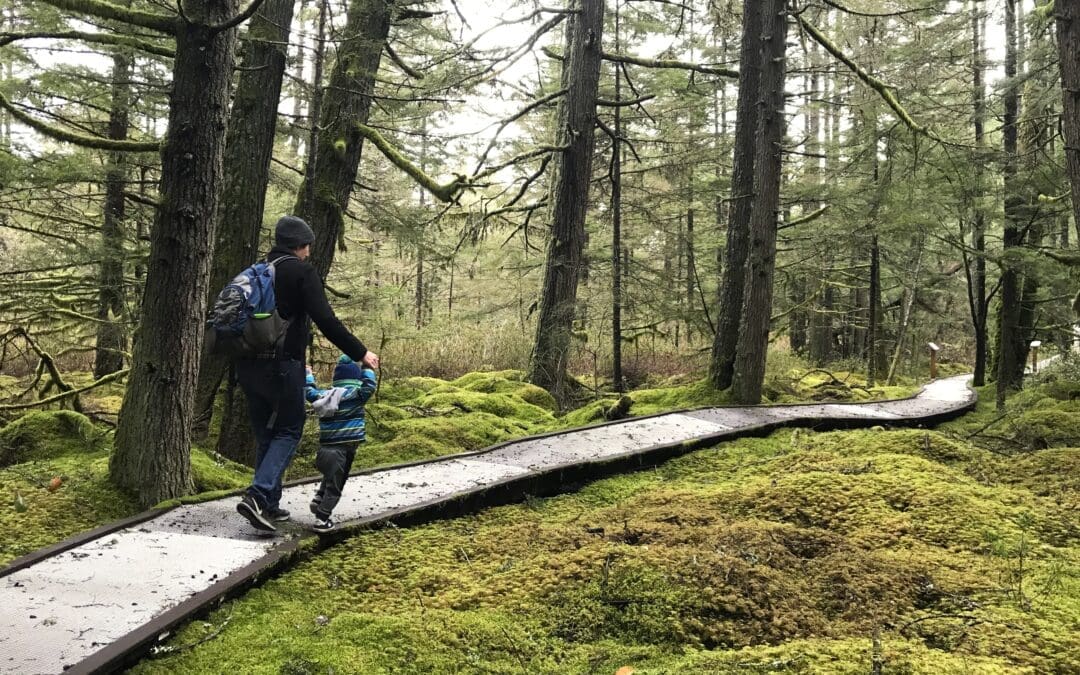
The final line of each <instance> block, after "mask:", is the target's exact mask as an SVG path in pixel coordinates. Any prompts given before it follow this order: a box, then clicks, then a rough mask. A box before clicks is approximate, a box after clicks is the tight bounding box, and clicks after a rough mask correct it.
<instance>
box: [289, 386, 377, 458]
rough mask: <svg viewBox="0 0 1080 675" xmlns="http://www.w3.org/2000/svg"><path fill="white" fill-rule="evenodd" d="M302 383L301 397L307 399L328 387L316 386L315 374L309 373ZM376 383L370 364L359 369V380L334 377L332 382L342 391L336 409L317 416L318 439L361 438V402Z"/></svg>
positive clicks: (341, 440) (346, 440)
mask: <svg viewBox="0 0 1080 675" xmlns="http://www.w3.org/2000/svg"><path fill="white" fill-rule="evenodd" d="M305 384H306V385H307V386H306V389H305V397H306V398H307V400H308V401H311V402H315V401H317V400H318V399H319V398H321V397H322V396H324V395H325V394H327V393H328V392H329V391H330V390H329V389H319V388H318V387H316V386H315V376H314V375H311V374H308V376H307V379H306V382H305ZM376 384H377V380H376V378H375V371H373V370H371V369H370V368H362V369H361V371H360V379H359V380H334V386H335V387H341V388H342V389H344V390H345V391H344V393H343V394H342V395H341V402H340V403H339V405H338V409H337V412H336V413H334V414H333V415H330V416H329V417H320V418H319V443H321V444H322V445H334V444H336V443H357V442H359V443H363V442H364V440H365V433H364V426H365V422H364V404H365V403H367V401H368V399H369V398H371V395H372V394H374V393H375V386H376Z"/></svg>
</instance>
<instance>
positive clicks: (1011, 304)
mask: <svg viewBox="0 0 1080 675" xmlns="http://www.w3.org/2000/svg"><path fill="white" fill-rule="evenodd" d="M1015 77H1016V0H1005V78H1006V87H1005V95H1004V102H1005V116H1004V125H1003V129H1002V135H1003V137H1004V150H1005V164H1004V168H1003V171H1002V173H1003V175H1004V179H1005V234H1004V238H1003V246H1004V250H1003V251H1002V269H1001V309H1000V312H999V316H998V355H997V405H998V408H1002V407H1004V405H1005V395H1006V393H1007V392H1009V391H1011V390H1015V389H1019V387H1020V384H1021V381H1022V379H1023V376H1024V362H1023V361H1022V360H1021V359H1022V356H1021V355H1022V353H1023V348H1022V345H1021V344H1020V342H1021V340H1022V338H1021V334H1022V332H1021V327H1020V270H1019V264H1020V261H1019V259H1018V255H1017V254H1018V253H1019V251H1018V250H1017V249H1019V247H1020V246H1021V244H1022V243H1023V242H1022V234H1021V230H1020V228H1021V226H1022V224H1021V223H1020V218H1021V214H1020V212H1021V211H1022V209H1023V199H1022V197H1021V196H1020V190H1021V186H1020V185H1019V181H1018V180H1017V175H1016V173H1017V170H1016V169H1017V152H1016V150H1017V116H1018V112H1019V109H1020V96H1019V93H1018V86H1019V85H1018V84H1017V82H1016V81H1015Z"/></svg>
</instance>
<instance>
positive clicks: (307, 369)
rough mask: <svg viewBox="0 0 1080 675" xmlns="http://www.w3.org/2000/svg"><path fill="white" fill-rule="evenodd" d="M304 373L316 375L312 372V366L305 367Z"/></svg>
mask: <svg viewBox="0 0 1080 675" xmlns="http://www.w3.org/2000/svg"><path fill="white" fill-rule="evenodd" d="M304 372H305V373H307V374H308V375H309V376H310V375H314V374H315V373H313V372H312V370H311V366H304Z"/></svg>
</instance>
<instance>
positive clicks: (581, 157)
mask: <svg viewBox="0 0 1080 675" xmlns="http://www.w3.org/2000/svg"><path fill="white" fill-rule="evenodd" d="M575 6H576V8H577V9H578V10H579V13H577V14H574V15H572V16H570V17H569V18H568V19H567V25H566V48H565V51H564V55H565V56H564V58H563V62H562V87H563V88H564V89H566V95H565V96H563V98H562V99H561V100H560V101H559V107H558V115H557V124H558V127H557V128H558V131H557V132H556V133H557V136H556V142H555V145H557V146H559V147H565V148H566V149H565V150H563V151H562V152H560V153H559V154H558V156H557V157H556V158H555V161H556V174H555V176H554V180H553V181H552V185H551V193H550V196H549V198H548V199H549V203H550V205H551V206H550V218H551V236H550V239H549V241H548V248H547V259H546V261H545V264H544V281H543V286H542V289H541V296H540V307H539V311H538V313H537V325H536V340H535V342H534V343H533V349H532V356H531V358H530V360H529V381H531V382H532V383H534V384H536V385H538V386H540V387H543V388H544V389H547V390H548V391H549V392H551V394H552V395H553V396H554V397H555V399H556V400H557V401H559V403H560V405H565V404H566V403H567V402H568V401H569V399H570V394H571V392H570V391H569V385H570V382H569V378H568V376H567V372H566V367H567V360H568V358H569V355H570V340H571V330H572V328H573V321H574V310H575V307H576V305H577V288H578V279H579V278H580V276H581V264H582V254H583V252H584V246H585V212H586V210H587V208H588V198H589V185H590V183H591V179H592V159H593V146H594V141H595V135H594V127H595V116H596V97H597V89H598V86H599V82H600V55H601V36H602V34H603V28H604V2H603V0H580V2H578V3H576V5H575Z"/></svg>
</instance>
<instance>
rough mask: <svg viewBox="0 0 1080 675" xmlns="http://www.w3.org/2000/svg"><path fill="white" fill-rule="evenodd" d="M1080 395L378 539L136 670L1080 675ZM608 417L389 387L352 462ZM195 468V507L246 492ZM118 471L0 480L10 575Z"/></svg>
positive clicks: (413, 384) (663, 389)
mask: <svg viewBox="0 0 1080 675" xmlns="http://www.w3.org/2000/svg"><path fill="white" fill-rule="evenodd" d="M834 375H837V379H841V380H842V379H843V378H842V377H841V376H839V374H836V373H834ZM800 377H801V374H797V375H794V376H791V377H788V378H787V381H788V382H790V381H792V380H796V379H798V380H799V382H800V386H801V384H802V383H808V384H807V386H808V390H807V391H804V392H803V395H804V396H805V398H815V397H816V396H815V395H814V391H820V390H821V389H822V388H821V387H816V386H815V385H814V381H813V379H812V378H814V375H810V376H808V377H802V378H801V379H799V378H800ZM822 377H823V378H825V379H824V380H823V381H827V382H828V383H830V384H829V385H828V387H827V388H831V389H835V390H838V391H847V392H848V393H849V394H850V396H852V397H859V398H861V397H862V396H863V394H864V393H866V392H863V390H860V389H859V388H858V387H855V388H851V387H847V388H846V390H845V389H844V388H840V387H837V386H835V384H832V382H833V378H831V377H829V376H824V375H823V376H822ZM849 381H850V382H856V380H854V379H851V380H849ZM660 384H663V385H667V386H657V387H654V388H653V389H647V390H643V391H639V392H635V393H634V394H632V396H633V397H634V399H635V405H634V406H633V407H632V409H631V414H647V413H650V412H657V411H660V410H664V409H670V408H685V407H694V406H699V405H709V404H719V403H723V402H724V401H723V397H722V395H718V394H716V392H713V391H711V390H710V389H709V388H708V387H707V386H705V385H704V384H703V383H700V382H695V381H685V380H684V381H672V382H666V383H660ZM811 390H814V391H811ZM1078 390H1080V387H1074V386H1072V385H1070V384H1069V383H1068V382H1065V381H1062V379H1061V378H1057V379H1056V380H1054V381H1044V382H1043V383H1041V385H1040V386H1039V387H1035V388H1033V389H1032V390H1031V391H1029V392H1026V393H1025V394H1023V395H1022V396H1020V397H1017V398H1016V399H1014V403H1013V405H1012V407H1011V408H1010V410H1009V411H1008V414H1007V415H1005V416H1004V417H1002V418H1001V419H1000V420H998V419H996V418H997V416H998V413H996V412H994V411H993V409H992V403H988V401H992V396H989V395H988V393H984V395H983V403H982V404H981V405H980V408H979V410H978V411H977V412H976V413H974V414H972V415H970V416H968V417H965V418H963V419H961V420H959V421H957V422H954V423H951V424H950V425H947V426H946V427H944V428H943V429H941V430H939V431H935V432H926V431H921V430H908V431H897V432H886V431H860V432H837V433H829V434H814V433H811V432H806V431H801V430H795V431H784V432H778V433H776V434H773V435H772V436H770V437H768V438H764V439H746V440H741V441H737V442H733V443H728V444H725V445H722V446H719V447H717V448H715V449H710V450H704V451H699V452H695V453H693V454H690V455H687V456H685V457H683V458H680V459H677V460H674V461H671V462H668V463H667V464H665V465H663V466H661V467H659V468H657V469H655V470H650V471H645V472H640V473H636V474H628V475H623V476H619V477H615V478H611V479H608V480H603V481H597V482H595V483H592V484H589V485H587V486H585V487H584V488H582V489H580V490H579V491H577V492H575V493H573V494H568V495H563V496H560V497H556V498H551V499H542V500H536V499H530V500H528V502H527V503H526V504H524V505H518V506H509V507H502V508H496V509H490V510H487V511H485V512H483V513H481V514H479V515H476V516H472V517H466V518H459V519H455V520H453V521H448V522H441V523H435V524H432V525H428V526H425V527H418V528H412V529H406V530H383V531H376V532H370V533H367V534H364V535H361V536H358V537H356V538H353V539H351V540H349V541H347V542H345V543H343V544H341V545H339V546H336V547H334V548H332V549H330V550H328V551H325V552H323V553H321V554H319V555H317V556H315V557H313V558H310V559H308V560H306V561H305V562H303V563H301V564H300V565H299V566H298V567H296V568H295V569H294V570H292V571H290V572H288V573H286V574H285V575H283V576H282V577H280V578H278V579H276V580H273V581H271V582H269V583H267V584H266V585H264V586H263V587H261V588H259V589H256V590H254V591H252V592H250V593H249V594H247V595H246V596H244V597H243V598H242V599H240V600H237V601H235V602H232V603H229V604H227V605H226V606H224V607H223V608H222V609H220V610H218V611H216V612H215V613H214V614H213V615H211V616H210V617H209V618H208V619H207V621H205V622H195V623H192V624H190V625H188V626H186V627H184V628H183V629H182V630H181V631H180V632H179V634H178V635H177V636H175V637H174V638H173V639H172V641H171V642H170V643H169V644H168V645H166V646H165V649H164V650H162V651H161V652H160V653H159V655H158V656H157V657H156V658H150V659H147V660H145V661H143V662H142V663H141V664H140V665H139V666H137V667H136V669H135V670H136V671H138V672H150V673H158V672H161V673H165V672H193V673H199V672H206V673H211V672H213V673H217V672H253V673H328V672H335V673H351V672H355V673H368V672H415V673H421V672H423V673H427V672H499V673H502V672H607V673H613V672H615V671H616V669H618V668H621V667H623V666H632V667H633V668H635V669H636V671H635V672H638V673H649V672H656V673H661V672H663V673H682V672H805V673H848V672H850V673H856V672H858V673H863V672H868V671H869V670H870V668H871V665H872V662H873V660H874V659H877V660H879V661H880V662H882V663H883V664H884V668H885V670H884V672H910V673H943V672H978V673H995V672H1002V673H1006V672H1007V673H1023V672H1030V673H1042V672H1062V673H1068V672H1080V639H1078V638H1077V637H1076V636H1077V635H1078V634H1080V631H1078V629H1080V524H1078V522H1080V521H1078V512H1080V502H1078V499H1077V496H1076V495H1077V488H1078V487H1080V485H1078V483H1080V478H1077V476H1078V472H1077V471H1076V469H1077V468H1080V450H1078V449H1077V448H1076V447H1068V446H1076V445H1078V444H1080V442H1078V440H1077V436H1076V435H1073V432H1072V429H1073V428H1074V427H1072V424H1073V423H1074V421H1075V420H1074V417H1073V415H1074V414H1076V413H1077V411H1076V409H1075V407H1074V405H1075V399H1076V398H1077V397H1076V396H1073V395H1072V392H1074V391H1078ZM885 393H893V394H895V393H909V391H901V392H895V391H894V392H886V391H884V390H883V391H881V392H879V394H885ZM786 395H792V394H786ZM832 395H833V394H832V393H830V394H829V396H832ZM602 406H603V403H599V402H598V403H594V404H593V405H592V406H591V408H590V407H586V408H585V409H583V410H579V411H576V412H574V413H571V414H568V415H565V416H562V417H556V416H555V414H554V411H553V410H554V404H553V401H550V397H547V396H546V394H545V393H544V392H542V391H539V390H536V389H535V388H532V387H530V385H528V384H525V383H523V382H522V381H521V375H520V373H517V372H515V371H505V372H500V373H473V374H470V375H467V376H465V377H463V378H459V379H458V380H455V381H453V382H446V381H442V380H434V379H430V378H410V379H408V380H403V381H400V382H397V383H384V385H383V388H382V391H381V392H380V398H379V400H378V402H377V403H374V404H372V406H371V418H372V419H371V421H370V423H369V434H370V435H371V438H372V442H371V443H369V444H368V446H367V447H366V448H365V449H364V452H363V453H362V455H361V456H360V457H358V458H357V459H358V462H357V465H358V466H362V465H374V464H382V463H387V462H391V461H403V460H406V459H414V458H421V457H428V456H433V455H441V454H447V453H452V452H460V451H463V450H471V449H476V448H478V447H483V446H484V445H488V444H490V443H493V442H497V441H499V440H504V439H507V438H512V437H515V436H520V435H523V434H528V433H536V432H538V431H543V430H550V429H557V428H565V427H567V426H575V425H577V424H580V423H587V422H592V421H597V419H596V418H595V417H592V416H593V415H594V414H596V413H599V415H601V416H602ZM1033 414H1034V417H1032V415H1033ZM1025 416H1026V417H1025ZM1032 420H1035V421H1039V420H1041V421H1042V422H1043V424H1042V426H1041V427H1040V426H1038V425H1034V424H1030V423H1029V422H1030V421H1032ZM987 423H990V427H989V429H990V432H987V431H986V429H983V427H984V425H986V424H987ZM311 426H314V425H311ZM1033 430H1034V431H1033ZM976 432H977V433H976ZM991 432H992V433H991ZM973 433H974V434H975V435H974V436H973V437H972V438H971V439H970V440H969V439H968V438H967V437H968V436H971V435H972V434H973ZM194 457H195V465H196V473H197V475H199V476H201V478H200V481H201V487H202V488H203V489H228V488H231V487H235V486H239V485H242V484H243V483H244V482H246V480H247V479H248V475H247V472H246V471H244V470H242V469H241V470H238V469H237V468H236V467H233V466H228V465H224V464H219V463H217V462H215V461H214V460H212V459H211V458H209V457H208V456H206V455H204V454H202V453H195V455H194ZM106 467H107V447H106V448H99V449H94V450H93V451H91V452H86V451H85V450H83V449H79V451H78V452H64V453H61V454H60V455H59V456H56V457H52V458H50V459H39V460H31V461H29V462H23V463H19V464H15V465H13V466H11V467H8V468H6V469H0V491H2V492H0V493H6V494H8V495H13V494H15V493H18V494H20V495H21V496H22V501H23V503H24V505H25V506H26V508H25V510H22V511H20V510H17V509H15V508H14V505H13V504H12V505H11V506H10V507H9V508H0V525H3V526H4V534H3V535H0V562H2V561H7V560H10V559H11V558H13V557H16V556H18V555H21V554H23V553H25V552H28V551H30V550H33V549H36V548H38V547H40V546H43V545H46V544H48V543H52V542H53V541H56V540H58V539H62V538H64V537H66V536H69V535H70V534H73V533H74V532H77V531H79V530H81V529H86V528H89V527H93V526H94V525H97V524H100V523H101V522H105V521H108V520H112V519H115V518H118V517H121V516H123V515H127V514H129V513H131V512H132V511H133V510H134V507H133V505H132V503H131V501H130V500H128V499H127V498H126V496H125V495H123V494H121V493H119V492H117V491H116V490H115V489H114V488H112V487H111V486H110V485H109V484H108V483H107V482H106V481H105V478H104V474H105V469H106ZM55 476H61V477H62V478H63V482H62V485H61V487H60V488H59V489H57V490H56V491H55V492H50V491H49V489H48V487H49V481H51V479H52V478H53V477H55ZM58 513H62V514H71V517H70V518H69V517H65V518H62V519H57V518H56V516H55V514H58ZM56 521H59V522H56ZM31 533H32V534H31ZM226 622H227V625H225V624H226ZM222 626H224V628H222ZM219 629H220V632H219V633H218V632H216V631H218V630H219ZM211 635H213V636H214V637H212V638H211V639H208V640H206V641H205V642H201V643H200V641H202V640H204V639H205V638H207V637H209V636H211ZM875 635H876V636H877V639H876V640H875ZM196 643H200V644H197V645H196ZM189 645H196V646H192V647H190V648H189V647H188V646H189ZM875 645H876V646H875Z"/></svg>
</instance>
